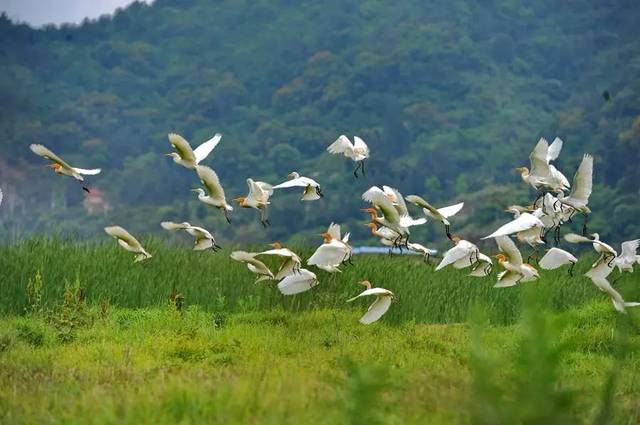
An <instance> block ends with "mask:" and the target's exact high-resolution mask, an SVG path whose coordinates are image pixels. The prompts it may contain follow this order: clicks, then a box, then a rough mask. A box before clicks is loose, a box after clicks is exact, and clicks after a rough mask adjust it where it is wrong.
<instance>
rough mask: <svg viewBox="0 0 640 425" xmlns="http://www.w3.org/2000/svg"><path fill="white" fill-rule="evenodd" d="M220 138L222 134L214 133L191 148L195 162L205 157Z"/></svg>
mask: <svg viewBox="0 0 640 425" xmlns="http://www.w3.org/2000/svg"><path fill="white" fill-rule="evenodd" d="M220 139H222V134H220V133H216V134H215V135H214V136H213V137H212V138H211V139H209V140H207V141H206V142H204V143H202V144H201V145H200V146H198V147H197V148H195V149H194V150H193V156H194V157H195V159H196V161H195V162H196V164H198V163H199V162H200V161H202V160H203V159H205V158H206V157H207V156H209V154H210V153H211V151H212V150H213V149H215V147H216V146H218V143H220Z"/></svg>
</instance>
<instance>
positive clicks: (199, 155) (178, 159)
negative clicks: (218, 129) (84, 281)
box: [165, 133, 222, 169]
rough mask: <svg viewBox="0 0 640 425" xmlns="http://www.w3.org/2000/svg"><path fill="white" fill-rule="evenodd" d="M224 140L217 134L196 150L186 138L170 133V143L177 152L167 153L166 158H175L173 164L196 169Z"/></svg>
mask: <svg viewBox="0 0 640 425" xmlns="http://www.w3.org/2000/svg"><path fill="white" fill-rule="evenodd" d="M220 139H222V134H220V133H216V134H215V135H214V136H213V137H212V138H211V139H209V140H207V141H206V142H204V143H202V144H201V145H200V146H198V147H197V148H195V149H191V145H190V144H189V142H187V141H186V140H185V139H184V137H182V136H181V135H179V134H176V133H169V143H171V145H172V146H173V148H174V149H175V150H176V151H175V152H171V153H167V154H165V155H166V156H170V157H172V158H173V162H175V163H176V164H179V165H182V166H183V167H186V168H189V169H195V168H196V165H198V164H200V162H201V161H202V160H203V159H205V158H206V157H207V156H209V154H210V153H211V151H212V150H213V149H214V148H215V147H216V146H218V143H220Z"/></svg>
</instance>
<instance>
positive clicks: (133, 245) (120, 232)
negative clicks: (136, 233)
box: [104, 226, 151, 263]
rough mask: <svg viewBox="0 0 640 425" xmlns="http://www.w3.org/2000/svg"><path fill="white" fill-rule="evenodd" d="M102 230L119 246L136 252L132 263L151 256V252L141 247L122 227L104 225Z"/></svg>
mask: <svg viewBox="0 0 640 425" xmlns="http://www.w3.org/2000/svg"><path fill="white" fill-rule="evenodd" d="M104 231H105V232H106V233H107V235H109V236H112V237H114V238H115V239H116V240H117V241H118V244H119V245H120V246H121V247H123V248H124V249H126V250H127V251H130V252H133V253H135V254H138V255H136V257H135V260H134V261H133V262H134V263H138V262H140V261H143V260H146V259H147V258H151V254H149V253H148V252H147V251H146V250H145V249H144V248H143V247H142V244H141V243H140V242H138V240H137V239H136V238H134V237H133V236H132V235H131V233H129V232H127V231H126V230H125V229H124V228H122V227H120V226H109V227H105V228H104Z"/></svg>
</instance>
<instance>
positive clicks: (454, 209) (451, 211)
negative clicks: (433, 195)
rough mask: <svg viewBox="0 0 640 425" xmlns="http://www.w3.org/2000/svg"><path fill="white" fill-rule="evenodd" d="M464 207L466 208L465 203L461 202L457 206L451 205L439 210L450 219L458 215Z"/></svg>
mask: <svg viewBox="0 0 640 425" xmlns="http://www.w3.org/2000/svg"><path fill="white" fill-rule="evenodd" d="M462 207H464V202H460V203H459V204H455V205H449V206H448V207H442V208H438V212H439V213H440V215H442V216H443V217H444V218H449V217H452V216H454V215H456V214H458V212H460V210H461V209H462Z"/></svg>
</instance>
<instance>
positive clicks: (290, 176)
mask: <svg viewBox="0 0 640 425" xmlns="http://www.w3.org/2000/svg"><path fill="white" fill-rule="evenodd" d="M287 177H289V178H290V179H291V180H293V179H297V178H298V177H300V174H298V172H297V171H292V172H290V173H289V174H287Z"/></svg>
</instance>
